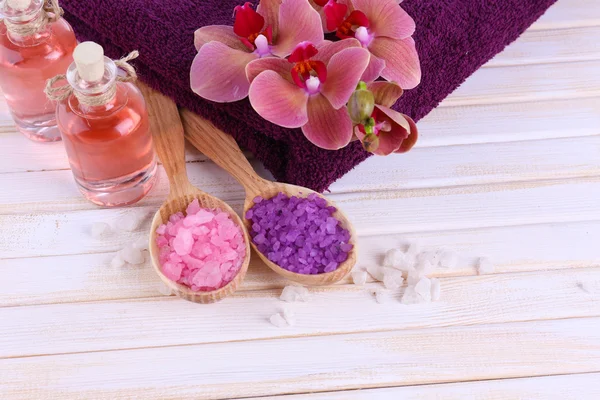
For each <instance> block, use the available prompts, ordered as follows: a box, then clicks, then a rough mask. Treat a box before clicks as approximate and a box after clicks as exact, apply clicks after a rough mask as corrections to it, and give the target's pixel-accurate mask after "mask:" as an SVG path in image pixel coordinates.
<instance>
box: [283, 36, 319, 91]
mask: <svg viewBox="0 0 600 400" xmlns="http://www.w3.org/2000/svg"><path fill="white" fill-rule="evenodd" d="M318 52H319V51H318V50H317V48H316V47H315V46H314V45H313V44H312V43H308V42H302V43H300V44H299V45H298V46H296V48H295V49H294V51H293V52H292V54H291V55H290V57H289V58H288V61H289V62H290V63H292V64H294V66H293V67H292V79H293V80H294V83H295V84H296V85H298V86H299V87H301V88H303V89H304V90H306V92H307V93H308V94H316V93H319V92H320V90H321V85H322V84H323V83H325V81H326V80H327V66H326V65H325V63H323V62H322V61H319V60H313V59H312V57H314V56H316V55H317V53H318Z"/></svg>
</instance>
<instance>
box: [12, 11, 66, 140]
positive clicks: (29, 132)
mask: <svg viewBox="0 0 600 400" xmlns="http://www.w3.org/2000/svg"><path fill="white" fill-rule="evenodd" d="M54 4H56V2H54ZM60 14H61V10H60V8H58V7H56V8H55V9H54V10H52V11H50V10H49V9H48V8H47V7H46V4H45V0H5V1H0V17H2V18H4V23H2V22H0V88H2V92H3V93H4V96H5V97H6V102H7V103H8V108H9V110H10V112H11V114H12V117H13V119H14V121H15V123H16V125H17V128H18V129H19V131H20V132H21V133H23V134H24V135H25V136H26V137H28V138H29V139H32V140H35V141H39V142H53V141H56V140H60V132H59V131H58V128H57V126H56V117H55V111H56V104H55V103H53V102H52V101H50V100H48V99H47V98H46V95H45V94H44V87H45V86H46V80H48V79H50V78H52V77H53V76H55V75H57V74H61V73H64V72H65V71H66V70H67V68H68V67H69V65H70V64H71V62H72V61H73V50H74V49H75V46H76V45H77V40H76V39H75V34H74V33H73V29H72V28H71V26H70V25H69V24H68V23H67V22H66V21H65V20H64V19H62V18H60Z"/></svg>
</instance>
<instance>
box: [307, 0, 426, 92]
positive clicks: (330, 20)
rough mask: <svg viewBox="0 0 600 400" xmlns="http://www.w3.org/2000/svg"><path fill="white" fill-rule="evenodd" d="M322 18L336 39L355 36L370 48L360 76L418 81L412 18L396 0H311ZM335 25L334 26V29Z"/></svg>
mask: <svg viewBox="0 0 600 400" xmlns="http://www.w3.org/2000/svg"><path fill="white" fill-rule="evenodd" d="M311 1H312V2H313V4H314V6H315V7H316V8H317V9H318V10H319V8H320V6H322V9H321V10H319V11H320V12H321V15H322V16H324V17H325V19H326V24H325V25H326V26H327V28H328V30H330V31H333V30H335V31H336V35H337V37H339V38H340V39H346V38H356V39H357V40H358V41H360V43H361V44H362V46H363V47H364V48H366V49H368V50H369V51H370V52H371V61H370V63H369V67H368V68H367V70H366V71H365V74H364V75H363V77H362V79H363V80H364V81H367V82H370V81H374V80H375V79H377V78H378V77H379V76H381V77H383V78H384V79H386V80H388V81H393V82H397V83H398V84H399V85H400V86H401V87H403V88H404V89H412V88H414V87H416V86H417V85H418V84H419V83H420V82H421V66H420V63H419V55H418V54H417V50H416V48H415V41H414V40H413V39H412V37H411V35H412V34H413V33H414V31H415V22H414V20H413V19H412V18H411V17H410V16H409V15H408V14H407V13H406V11H404V10H403V9H402V8H401V7H400V6H399V5H398V3H399V1H398V0H339V1H338V0H311ZM334 27H335V29H334Z"/></svg>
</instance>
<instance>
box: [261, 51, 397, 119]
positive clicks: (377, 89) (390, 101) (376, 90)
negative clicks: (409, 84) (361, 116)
mask: <svg viewBox="0 0 600 400" xmlns="http://www.w3.org/2000/svg"><path fill="white" fill-rule="evenodd" d="M253 62H254V61H253ZM367 88H368V89H369V90H370V91H371V92H372V93H373V96H374V97H375V104H378V105H380V106H384V107H390V108H391V107H392V106H393V105H394V104H396V102H397V101H398V99H399V98H400V97H401V96H402V93H403V92H404V91H403V90H402V88H401V87H400V85H398V84H396V83H393V82H385V81H378V82H371V83H369V84H367Z"/></svg>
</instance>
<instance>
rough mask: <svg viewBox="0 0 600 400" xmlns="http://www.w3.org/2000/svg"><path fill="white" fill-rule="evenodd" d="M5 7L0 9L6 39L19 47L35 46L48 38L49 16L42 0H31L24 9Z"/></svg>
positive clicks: (49, 33)
mask: <svg viewBox="0 0 600 400" xmlns="http://www.w3.org/2000/svg"><path fill="white" fill-rule="evenodd" d="M4 7H5V8H4V9H3V10H1V11H0V14H2V16H3V17H4V24H5V25H6V34H7V36H8V39H9V40H10V41H11V42H12V43H13V44H15V45H16V46H20V47H30V46H36V45H38V44H40V43H43V42H45V41H47V40H48V38H49V37H50V35H51V32H50V29H49V26H48V25H49V16H48V14H47V13H46V10H45V9H44V2H43V1H39V0H36V1H33V2H32V3H31V4H30V6H29V7H28V8H27V9H25V10H14V9H10V8H7V7H8V6H7V5H5V6H4Z"/></svg>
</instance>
